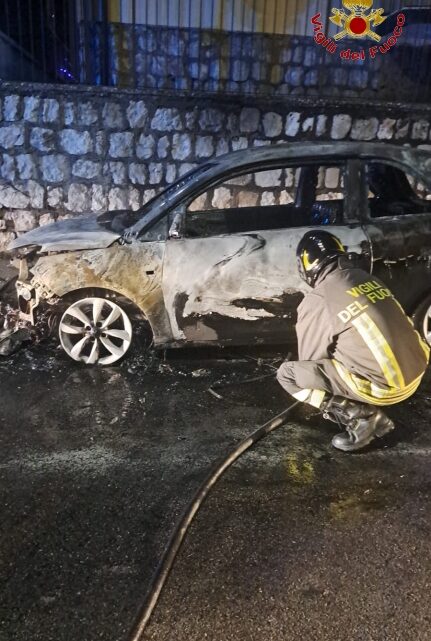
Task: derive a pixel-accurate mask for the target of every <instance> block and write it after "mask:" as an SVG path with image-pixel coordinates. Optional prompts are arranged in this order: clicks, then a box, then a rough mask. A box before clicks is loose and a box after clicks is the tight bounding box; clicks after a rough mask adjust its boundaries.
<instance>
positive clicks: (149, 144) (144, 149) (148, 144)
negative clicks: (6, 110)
mask: <svg viewBox="0 0 431 641" xmlns="http://www.w3.org/2000/svg"><path fill="white" fill-rule="evenodd" d="M155 145H156V143H155V140H154V136H153V135H152V134H149V135H148V136H145V135H144V134H141V135H140V136H139V138H138V143H137V145H136V155H137V157H138V158H139V159H141V160H147V159H148V158H151V157H152V156H153V154H154V148H155Z"/></svg>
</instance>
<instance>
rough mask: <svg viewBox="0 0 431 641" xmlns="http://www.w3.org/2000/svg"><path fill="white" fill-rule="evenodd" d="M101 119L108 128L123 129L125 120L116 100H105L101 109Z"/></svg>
mask: <svg viewBox="0 0 431 641" xmlns="http://www.w3.org/2000/svg"><path fill="white" fill-rule="evenodd" d="M102 120H103V125H104V127H106V128H108V129H124V127H125V125H126V122H125V118H124V113H123V109H122V107H121V105H120V104H118V103H116V102H107V103H105V104H104V106H103V109H102Z"/></svg>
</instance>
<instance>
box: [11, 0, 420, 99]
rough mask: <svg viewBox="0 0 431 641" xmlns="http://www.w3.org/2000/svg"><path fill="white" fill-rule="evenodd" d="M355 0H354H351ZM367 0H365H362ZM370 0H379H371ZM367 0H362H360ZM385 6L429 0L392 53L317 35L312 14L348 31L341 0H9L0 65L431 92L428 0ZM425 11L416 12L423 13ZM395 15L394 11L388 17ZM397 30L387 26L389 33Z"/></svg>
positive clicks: (141, 81)
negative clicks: (330, 46) (339, 18)
mask: <svg viewBox="0 0 431 641" xmlns="http://www.w3.org/2000/svg"><path fill="white" fill-rule="evenodd" d="M349 1H350V2H351V0H344V4H348V3H349ZM358 2H360V0H358ZM363 3H364V4H367V3H368V4H371V0H363ZM356 4H358V3H356ZM374 5H375V7H374V8H376V9H378V8H382V9H384V11H385V14H388V13H392V12H395V11H399V10H400V9H401V8H404V7H413V6H415V7H421V8H422V10H421V11H420V12H419V13H420V19H418V20H416V19H414V18H410V17H409V19H410V21H411V22H417V24H411V23H409V20H407V21H406V25H405V26H404V33H403V34H402V36H401V37H400V38H399V40H398V41H397V42H396V45H395V46H392V47H391V49H390V51H388V52H387V53H385V54H383V53H379V52H378V54H377V55H376V56H374V57H371V56H370V55H369V54H368V49H369V47H370V46H372V45H373V44H376V43H375V42H373V41H371V42H365V41H358V40H355V41H352V40H348V39H344V40H340V41H339V44H338V49H339V50H340V49H343V48H349V47H352V50H354V49H355V48H356V49H361V48H363V49H364V50H365V52H366V53H367V55H366V56H365V57H364V59H360V60H357V61H352V60H346V59H343V58H340V56H339V51H337V54H336V55H334V54H331V53H330V52H329V51H328V50H327V49H325V48H324V47H322V46H319V45H318V44H316V43H315V42H314V40H313V27H312V24H311V18H312V17H313V16H314V15H316V14H320V22H321V24H322V31H323V32H324V34H325V35H326V36H327V37H330V38H334V36H335V34H336V33H337V30H339V28H337V26H336V25H334V24H333V23H332V22H331V21H330V20H329V17H330V16H331V12H332V10H333V9H342V10H344V11H347V12H348V9H346V8H345V7H343V4H342V2H341V0H37V1H36V0H2V2H1V3H0V77H1V79H3V80H24V81H33V82H41V81H42V82H54V83H77V84H87V85H107V86H119V87H135V88H143V89H163V90H169V91H177V90H182V91H184V90H187V91H203V92H210V93H217V92H220V93H232V94H246V95H270V96H276V97H277V96H281V97H282V96H288V95H289V96H290V95H302V96H307V95H311V96H322V97H324V96H339V97H350V98H355V97H358V98H359V97H362V98H363V97H365V98H367V99H370V100H408V101H409V102H424V101H428V100H429V99H430V98H431V6H430V2H429V0H404V1H403V0H382V1H380V2H379V1H378V0H375V2H374ZM419 13H418V12H416V14H415V16H416V17H417V16H418V15H419ZM387 24H389V22H388V23H387ZM390 36H391V33H390V32H389V33H386V34H384V35H383V36H382V42H384V41H385V40H387V38H388V37H390Z"/></svg>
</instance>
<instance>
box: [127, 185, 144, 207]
mask: <svg viewBox="0 0 431 641" xmlns="http://www.w3.org/2000/svg"><path fill="white" fill-rule="evenodd" d="M141 200H142V199H141V192H140V191H139V189H137V188H136V187H131V186H130V187H129V207H130V209H131V210H132V211H137V210H138V209H139V208H140V207H141Z"/></svg>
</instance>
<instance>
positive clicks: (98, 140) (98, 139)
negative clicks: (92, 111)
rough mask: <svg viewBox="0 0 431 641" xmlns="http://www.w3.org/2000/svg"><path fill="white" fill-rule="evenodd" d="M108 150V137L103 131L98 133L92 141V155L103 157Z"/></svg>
mask: <svg viewBox="0 0 431 641" xmlns="http://www.w3.org/2000/svg"><path fill="white" fill-rule="evenodd" d="M107 148H108V136H107V133H106V132H105V131H103V130H102V131H98V132H97V133H96V136H95V139H94V153H95V154H97V155H98V156H105V155H106V152H107Z"/></svg>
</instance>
